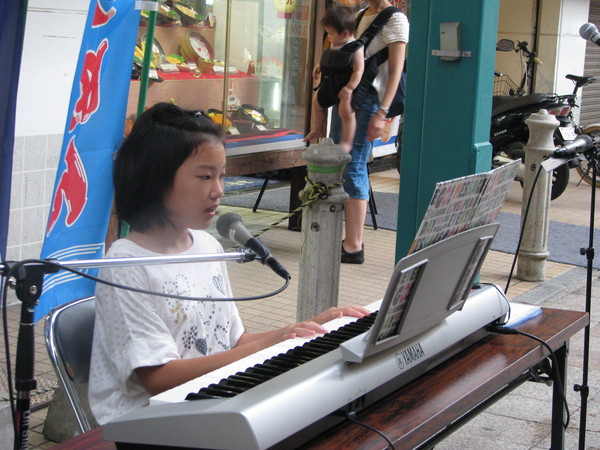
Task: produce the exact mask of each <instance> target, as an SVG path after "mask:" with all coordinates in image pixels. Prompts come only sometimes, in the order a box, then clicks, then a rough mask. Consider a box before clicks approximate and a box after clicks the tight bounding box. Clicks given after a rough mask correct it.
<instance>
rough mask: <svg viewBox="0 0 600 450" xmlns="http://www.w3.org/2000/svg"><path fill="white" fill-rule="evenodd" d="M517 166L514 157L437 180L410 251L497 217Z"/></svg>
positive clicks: (412, 251)
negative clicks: (482, 169) (471, 172)
mask: <svg viewBox="0 0 600 450" xmlns="http://www.w3.org/2000/svg"><path fill="white" fill-rule="evenodd" d="M518 167H519V161H513V162H510V163H508V164H505V165H503V166H501V167H499V168H497V169H494V170H491V171H489V172H482V173H477V174H474V175H469V176H465V177H460V178H456V179H454V180H448V181H443V182H440V183H437V184H436V187H435V191H434V193H433V197H432V199H431V203H430V204H429V207H428V208H427V211H426V212H425V217H423V221H422V222H421V226H420V227H419V230H418V231H417V235H416V236H415V239H414V241H413V243H412V246H411V249H410V251H409V253H415V252H417V251H419V250H421V249H423V248H425V247H427V246H429V245H431V244H434V243H436V242H439V241H441V240H443V239H446V238H447V237H450V236H454V235H455V234H458V233H461V232H463V231H466V230H470V229H473V228H476V227H479V226H481V225H487V224H489V223H492V222H493V221H494V220H496V217H498V214H499V213H500V210H501V209H502V205H503V204H504V200H505V199H506V196H507V195H508V191H509V189H510V186H511V185H512V183H513V181H514V178H515V176H516V173H517V169H518Z"/></svg>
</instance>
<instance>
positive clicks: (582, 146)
mask: <svg viewBox="0 0 600 450" xmlns="http://www.w3.org/2000/svg"><path fill="white" fill-rule="evenodd" d="M592 144H594V140H593V139H592V138H591V137H589V136H588V135H587V134H582V135H580V136H578V137H577V139H574V140H573V141H572V142H570V143H568V144H566V145H563V146H562V147H560V148H559V149H557V150H556V151H555V152H554V153H553V154H552V156H554V157H556V158H573V157H574V156H577V155H578V154H579V153H582V152H583V151H585V150H587V149H588V147H589V146H590V145H592Z"/></svg>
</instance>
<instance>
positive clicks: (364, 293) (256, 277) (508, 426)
mask: <svg viewBox="0 0 600 450" xmlns="http://www.w3.org/2000/svg"><path fill="white" fill-rule="evenodd" d="M575 177H576V174H575V172H574V171H572V178H575ZM398 181H399V180H398V174H397V173H396V172H395V171H392V170H390V171H386V172H380V173H374V174H372V183H373V188H374V190H376V191H381V192H398ZM576 182H577V180H572V182H571V185H570V186H569V188H568V189H567V192H566V193H565V194H563V196H562V197H560V198H559V199H557V200H555V201H554V202H552V209H551V212H550V214H551V219H552V220H556V221H561V222H567V223H572V224H575V225H583V226H587V225H588V223H589V210H590V206H589V196H590V187H589V186H588V185H585V184H584V183H582V184H581V185H577V183H576ZM520 196H521V189H520V187H519V186H518V184H517V183H515V184H514V187H513V189H512V190H511V193H510V195H509V198H508V200H507V202H506V205H505V207H504V209H503V211H505V212H510V213H516V214H520V208H521V207H520ZM228 211H231V212H236V213H238V214H240V215H241V216H242V218H243V220H244V223H245V225H246V226H247V227H248V228H249V229H251V230H258V229H262V228H264V227H265V225H268V224H270V223H273V222H275V221H276V220H277V219H279V218H280V216H281V213H274V212H271V211H264V210H258V211H257V212H256V213H252V211H251V210H250V209H244V208H235V207H223V208H221V212H228ZM598 220H600V219H597V221H598ZM561 238H562V237H561ZM261 239H263V241H264V242H265V243H266V245H267V246H268V247H269V248H270V249H271V251H272V252H273V254H275V255H277V258H278V259H279V260H280V261H281V262H282V264H283V265H285V266H286V268H287V269H288V270H289V271H290V273H291V275H292V283H291V285H290V286H289V288H288V289H287V290H286V291H284V292H283V293H282V294H280V295H278V296H277V297H276V298H272V299H266V300H261V301H254V302H248V303H241V304H239V308H240V311H241V314H242V318H243V320H244V323H245V325H246V327H247V328H248V330H249V331H258V330H264V329H270V328H272V327H275V326H279V325H284V324H286V323H289V322H291V321H294V319H295V314H296V307H295V302H296V297H297V289H298V286H297V280H298V260H299V249H300V248H301V245H302V239H303V235H302V233H298V232H292V231H288V230H287V228H286V225H285V224H284V225H280V226H278V227H275V228H274V229H272V230H270V231H268V232H267V233H265V234H263V235H262V236H261ZM394 244H395V232H392V231H388V230H383V229H378V230H373V229H372V228H367V229H366V230H365V253H366V263H365V264H363V265H361V266H354V265H342V268H341V274H340V294H339V303H340V304H354V303H360V304H368V303H371V302H373V301H375V300H378V299H380V298H381V297H382V296H383V293H384V291H385V287H386V286H387V283H388V281H389V277H390V274H391V271H392V268H393V265H394V246H395V245H394ZM224 245H226V246H227V245H229V244H224ZM512 260H513V255H511V254H508V253H500V252H491V253H490V254H489V255H488V257H487V259H486V261H485V263H484V265H483V267H482V270H481V275H480V278H481V281H482V282H490V283H496V284H498V285H499V286H500V287H501V288H503V289H504V287H505V284H506V282H507V279H508V273H509V271H510V267H511V264H512ZM229 271H230V277H231V280H232V285H233V289H234V292H235V293H236V294H237V295H256V294H261V293H264V292H268V291H269V290H272V289H273V290H274V289H275V288H277V287H279V281H278V279H277V280H276V279H275V277H273V276H272V275H271V273H270V271H269V270H268V269H265V268H263V267H262V266H258V265H256V264H252V263H251V264H230V265H229ZM546 275H547V280H546V281H544V282H537V283H533V282H525V281H521V280H518V279H516V278H513V279H512V282H511V285H510V289H509V291H508V297H509V298H510V299H513V300H518V301H521V302H525V303H530V304H537V305H541V306H544V307H553V308H560V309H575V310H585V287H586V271H585V269H584V268H582V267H577V266H570V265H565V264H559V263H553V262H548V263H547V266H546ZM599 275H600V274H599V273H598V271H594V272H593V280H594V283H593V286H594V289H592V297H593V307H592V321H591V324H592V325H591V328H590V330H591V336H592V339H591V344H592V345H591V348H592V353H591V357H590V369H591V370H590V374H589V385H590V397H589V400H588V417H587V433H586V443H587V445H586V448H598V449H600V394H599V391H600V351H599V350H598V349H600V345H599V344H600V325H599V321H600V313H598V312H597V311H596V310H597V309H598V308H600V304H599V303H598V300H597V299H598V296H600V294H599V293H597V292H596V291H595V289H597V286H598V282H597V280H598V277H599ZM594 308H595V309H596V310H595V309H594ZM19 309H20V308H19V305H18V304H16V303H15V304H14V305H13V306H11V307H10V308H9V310H8V321H9V336H10V344H11V348H12V350H11V351H12V355H13V356H12V362H13V364H14V348H15V347H16V336H17V331H18V317H19ZM42 329H43V324H42V323H39V324H38V325H37V326H36V355H35V357H36V377H37V379H38V381H39V382H40V384H41V386H40V392H37V393H36V394H35V395H34V403H35V405H36V406H35V407H36V408H37V410H36V411H34V412H33V418H32V427H31V437H30V443H31V448H49V447H52V446H53V445H54V443H53V442H52V441H49V440H48V438H47V437H45V436H44V433H43V427H44V422H45V418H46V414H47V411H48V408H47V403H48V400H49V398H50V396H51V394H52V392H53V391H54V388H55V386H56V377H55V375H54V372H53V369H52V367H51V365H50V364H49V362H48V357H47V354H46V350H45V347H44V341H43V335H42ZM1 341H2V345H3V344H4V338H3V337H2V338H1ZM582 349H583V333H579V334H578V335H577V336H576V337H575V338H574V339H573V340H572V342H571V350H570V358H569V380H567V383H566V388H565V390H566V394H567V399H568V402H569V407H570V411H571V422H570V425H569V429H568V433H567V439H566V448H567V449H575V448H577V443H578V423H579V408H580V398H579V394H578V393H576V392H574V390H573V385H574V384H578V383H581V382H582V378H581V377H582V355H583V350H582ZM5 359H6V355H5V354H4V352H1V354H0V364H2V368H0V397H3V396H5V391H6V376H5V374H6V372H5ZM550 402H551V388H549V387H548V386H546V385H544V384H537V383H525V384H524V385H523V386H521V387H519V388H518V389H516V390H515V391H513V392H512V393H511V394H510V395H509V396H507V397H506V398H505V399H503V400H501V401H499V402H498V403H496V404H495V405H493V406H492V407H491V408H489V409H488V410H487V411H486V412H484V413H482V414H481V415H479V416H478V417H477V418H475V419H474V420H472V421H471V422H470V423H468V424H467V425H465V426H464V427H462V428H461V429H459V430H458V431H457V432H456V433H454V434H453V435H452V436H451V437H449V438H448V439H447V440H445V441H444V442H442V443H441V444H439V445H438V446H437V447H436V448H438V449H454V448H456V449H459V448H460V449H464V448H470V449H471V448H472V449H479V448H508V449H537V448H548V447H549V435H550ZM1 404H2V403H0V405H1ZM5 412H7V411H6V410H5ZM2 413H3V411H2V410H1V409H0V423H2V422H4V421H5V420H4V417H5V416H3V415H2ZM0 434H3V433H0ZM0 448H4V446H3V442H2V438H0Z"/></svg>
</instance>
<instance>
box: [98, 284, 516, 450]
mask: <svg viewBox="0 0 600 450" xmlns="http://www.w3.org/2000/svg"><path fill="white" fill-rule="evenodd" d="M508 311H509V304H508V301H507V299H506V297H505V296H504V294H503V293H502V292H501V291H500V290H499V289H498V288H497V287H495V286H485V287H481V288H479V289H477V290H474V291H473V292H472V293H471V295H470V296H469V297H468V299H467V301H466V302H465V304H464V306H463V308H462V310H460V311H457V312H454V313H453V314H451V315H450V316H449V317H447V318H446V319H444V320H443V321H442V322H441V323H439V324H438V325H436V326H434V327H432V328H430V329H429V330H427V331H425V332H423V333H421V334H420V335H418V336H417V337H415V338H412V339H409V340H408V341H407V342H404V343H402V344H400V345H398V346H395V347H392V348H388V349H386V350H385V351H383V352H381V353H378V354H375V355H372V356H369V357H368V358H367V359H365V360H364V361H363V362H361V363H352V362H347V361H346V360H344V358H343V354H342V350H341V348H340V347H339V345H340V343H342V342H345V344H351V343H352V342H353V341H354V342H356V341H360V340H364V339H365V337H366V336H367V335H368V331H367V330H368V328H369V326H370V324H371V323H372V322H373V320H374V318H373V317H372V316H367V317H365V318H363V319H359V320H356V323H354V324H352V323H351V324H349V325H345V326H342V327H341V328H339V329H337V328H336V330H335V331H332V332H331V333H328V334H326V335H324V336H323V337H320V338H316V339H313V340H309V341H308V342H306V343H304V344H303V346H299V347H303V348H295V349H292V350H289V351H285V352H280V350H281V346H280V345H279V344H278V345H277V346H274V347H271V348H269V349H267V350H266V352H271V353H270V356H267V357H266V358H265V351H262V352H259V354H256V355H252V356H251V357H248V358H244V359H243V360H240V361H239V362H238V363H236V364H233V365H230V366H226V367H225V368H222V369H219V370H218V371H215V372H212V373H211V374H208V375H207V376H204V377H200V378H198V379H196V380H193V381H190V382H188V383H185V384H184V385H182V386H179V387H177V388H175V389H171V390H169V391H166V392H164V393H163V394H160V395H158V396H155V397H153V398H152V400H151V403H150V405H149V406H147V407H143V408H140V409H138V410H135V411H133V412H130V413H127V414H125V415H124V416H122V417H119V418H117V419H115V420H113V421H111V422H109V423H107V424H106V425H105V426H104V431H103V432H104V439H105V440H108V441H114V442H117V443H118V445H119V448H126V447H127V446H126V444H127V443H130V444H143V445H155V446H171V447H188V448H211V449H264V448H270V447H280V448H290V447H295V446H298V445H301V444H302V443H305V442H307V441H309V440H310V439H313V438H314V437H316V436H318V435H320V434H322V433H323V432H325V431H326V430H327V429H328V428H330V427H332V426H334V425H335V424H337V423H339V422H340V421H342V420H345V419H344V414H345V413H346V412H350V411H359V410H362V409H364V408H366V407H367V406H369V405H370V404H372V403H374V402H376V401H377V400H380V399H381V398H384V397H385V396H387V395H389V394H390V393H391V392H393V391H395V390H397V389H398V388H400V387H402V386H403V385H405V384H407V383H409V382H410V381H412V380H414V379H416V378H417V377H419V376H420V375H422V374H423V373H425V372H427V371H429V370H430V369H432V368H433V367H435V366H437V365H438V364H440V363H442V362H443V361H445V360H447V359H448V358H450V357H452V356H453V355H455V354H456V353H458V352H459V351H462V350H464V349H466V348H467V347H469V346H470V345H472V344H474V343H475V342H477V341H478V340H480V339H482V338H483V337H485V336H486V335H487V333H488V332H487V331H486V330H485V327H486V325H488V324H490V323H492V322H494V321H496V320H498V319H500V318H502V317H503V316H505V315H506V314H507V313H508ZM345 320H346V321H350V320H352V319H349V318H346V319H345ZM336 324H339V319H336V321H333V324H331V323H329V324H326V325H328V326H335V325H336ZM291 344H292V345H295V342H292V343H291ZM287 345H290V342H287ZM350 347H352V345H350ZM256 358H258V360H259V362H257V363H254V362H252V361H254V360H256ZM261 358H262V359H261ZM248 361H251V362H250V363H248ZM240 362H241V363H242V364H247V365H245V366H244V367H246V370H244V371H241V370H240V368H239V363H240ZM186 398H188V400H186Z"/></svg>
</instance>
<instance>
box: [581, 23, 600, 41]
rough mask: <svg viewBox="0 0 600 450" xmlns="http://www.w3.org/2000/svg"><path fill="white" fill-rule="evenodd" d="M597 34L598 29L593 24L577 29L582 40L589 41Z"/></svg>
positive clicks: (585, 24)
mask: <svg viewBox="0 0 600 450" xmlns="http://www.w3.org/2000/svg"><path fill="white" fill-rule="evenodd" d="M597 33H598V28H597V27H596V25H594V24H593V23H589V22H588V23H584V24H583V25H581V27H580V28H579V36H581V37H582V38H584V39H588V40H589V39H591V38H592V37H593V36H594V35H595V34H597Z"/></svg>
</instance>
